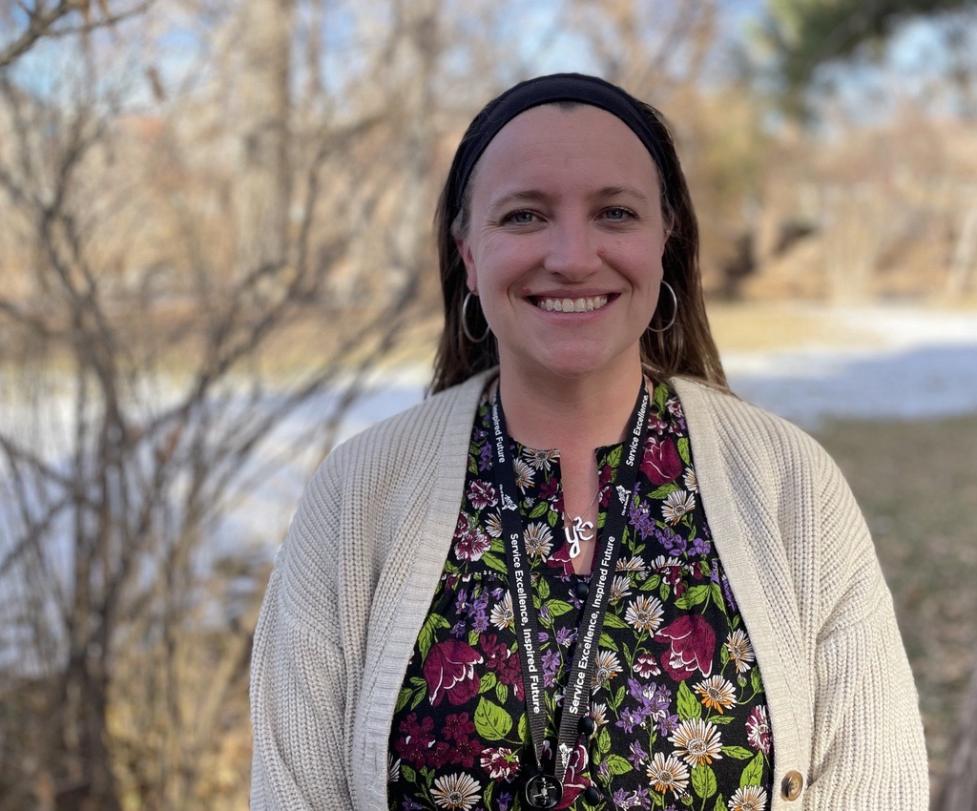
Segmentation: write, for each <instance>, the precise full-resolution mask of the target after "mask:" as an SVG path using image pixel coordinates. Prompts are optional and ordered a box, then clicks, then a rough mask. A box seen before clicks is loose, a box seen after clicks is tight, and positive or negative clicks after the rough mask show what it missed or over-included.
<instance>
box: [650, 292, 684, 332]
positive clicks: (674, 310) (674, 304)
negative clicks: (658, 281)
mask: <svg viewBox="0 0 977 811" xmlns="http://www.w3.org/2000/svg"><path fill="white" fill-rule="evenodd" d="M662 284H663V285H664V286H665V287H667V288H668V292H669V293H671V294H672V318H671V320H670V321H669V322H668V323H667V324H666V325H665V326H664V327H662V328H661V329H654V328H653V327H652V326H651V325H650V324H649V325H648V326H647V327H646V328H645V332H657V333H662V332H668V330H669V328H670V327H671V326H672V324H674V323H675V317H676V316H677V315H678V296H676V295H675V290H674V288H673V287H672V286H671V285H670V284H669V283H668V282H666V281H665V280H664V279H662ZM652 317H654V316H652Z"/></svg>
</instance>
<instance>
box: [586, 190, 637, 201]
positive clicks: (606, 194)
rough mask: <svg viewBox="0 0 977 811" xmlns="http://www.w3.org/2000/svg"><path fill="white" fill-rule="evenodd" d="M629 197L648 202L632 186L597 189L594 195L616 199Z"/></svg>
mask: <svg viewBox="0 0 977 811" xmlns="http://www.w3.org/2000/svg"><path fill="white" fill-rule="evenodd" d="M622 194H624V195H630V196H631V197H636V198H637V199H638V200H641V201H642V202H648V196H647V195H646V194H645V193H644V192H642V191H640V190H639V189H636V188H634V187H633V186H604V188H602V189H599V190H598V191H597V192H595V193H594V195H593V196H594V197H618V196H619V195H622Z"/></svg>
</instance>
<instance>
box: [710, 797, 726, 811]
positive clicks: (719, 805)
mask: <svg viewBox="0 0 977 811" xmlns="http://www.w3.org/2000/svg"><path fill="white" fill-rule="evenodd" d="M712 811H727V809H726V798H725V797H723V795H722V794H720V795H719V796H718V797H716V804H715V805H714V806H713V807H712Z"/></svg>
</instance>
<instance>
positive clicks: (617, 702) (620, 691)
mask: <svg viewBox="0 0 977 811" xmlns="http://www.w3.org/2000/svg"><path fill="white" fill-rule="evenodd" d="M622 701H624V685H623V684H622V685H621V686H620V687H618V688H617V692H616V693H615V694H614V709H615V710H616V709H617V708H618V707H620V706H621V702H622Z"/></svg>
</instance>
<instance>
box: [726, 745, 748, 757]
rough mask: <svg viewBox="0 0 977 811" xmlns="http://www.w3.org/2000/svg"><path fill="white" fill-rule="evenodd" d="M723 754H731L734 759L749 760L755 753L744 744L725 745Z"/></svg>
mask: <svg viewBox="0 0 977 811" xmlns="http://www.w3.org/2000/svg"><path fill="white" fill-rule="evenodd" d="M723 754H724V755H729V756H730V757H731V758H733V759H734V760H749V759H750V758H751V757H753V753H752V752H751V751H750V750H749V749H745V748H744V747H742V746H724V747H723Z"/></svg>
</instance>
